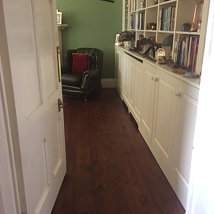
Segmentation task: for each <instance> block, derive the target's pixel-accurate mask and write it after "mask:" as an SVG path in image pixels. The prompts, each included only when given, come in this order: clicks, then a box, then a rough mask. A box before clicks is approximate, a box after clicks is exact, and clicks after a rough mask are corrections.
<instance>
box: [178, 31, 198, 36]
mask: <svg viewBox="0 0 214 214" xmlns="http://www.w3.org/2000/svg"><path fill="white" fill-rule="evenodd" d="M175 33H176V34H183V35H196V36H200V33H199V32H186V31H176V32H175Z"/></svg>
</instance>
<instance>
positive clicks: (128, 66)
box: [124, 55, 130, 96]
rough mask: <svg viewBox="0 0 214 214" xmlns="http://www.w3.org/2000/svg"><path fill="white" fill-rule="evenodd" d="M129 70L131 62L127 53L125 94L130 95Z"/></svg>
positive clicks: (125, 60)
mask: <svg viewBox="0 0 214 214" xmlns="http://www.w3.org/2000/svg"><path fill="white" fill-rule="evenodd" d="M129 71H130V63H129V59H128V56H127V55H124V94H125V96H128V91H129Z"/></svg>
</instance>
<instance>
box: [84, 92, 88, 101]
mask: <svg viewBox="0 0 214 214" xmlns="http://www.w3.org/2000/svg"><path fill="white" fill-rule="evenodd" d="M83 99H84V102H85V103H87V100H88V96H87V95H86V94H84V95H83Z"/></svg>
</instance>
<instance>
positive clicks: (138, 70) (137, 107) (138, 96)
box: [134, 61, 144, 124]
mask: <svg viewBox="0 0 214 214" xmlns="http://www.w3.org/2000/svg"><path fill="white" fill-rule="evenodd" d="M143 69H144V64H143V63H142V62H138V61H135V84H134V89H135V97H134V111H135V114H136V120H137V123H138V124H140V115H141V100H142V73H143Z"/></svg>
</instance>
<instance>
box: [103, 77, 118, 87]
mask: <svg viewBox="0 0 214 214" xmlns="http://www.w3.org/2000/svg"><path fill="white" fill-rule="evenodd" d="M101 82H102V87H103V88H115V79H102V80H101Z"/></svg>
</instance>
